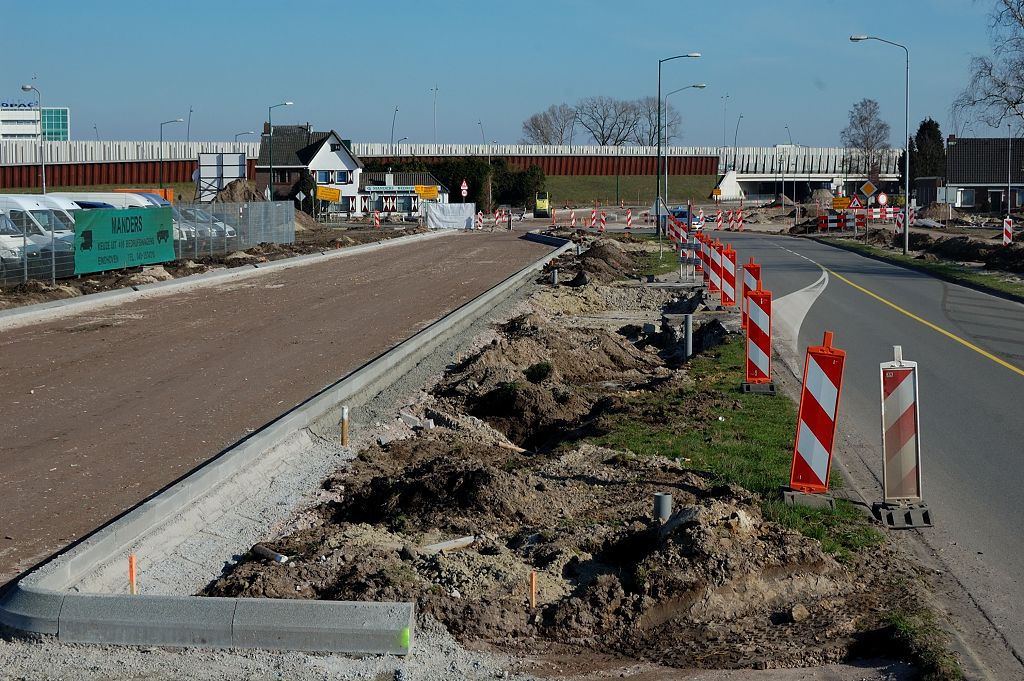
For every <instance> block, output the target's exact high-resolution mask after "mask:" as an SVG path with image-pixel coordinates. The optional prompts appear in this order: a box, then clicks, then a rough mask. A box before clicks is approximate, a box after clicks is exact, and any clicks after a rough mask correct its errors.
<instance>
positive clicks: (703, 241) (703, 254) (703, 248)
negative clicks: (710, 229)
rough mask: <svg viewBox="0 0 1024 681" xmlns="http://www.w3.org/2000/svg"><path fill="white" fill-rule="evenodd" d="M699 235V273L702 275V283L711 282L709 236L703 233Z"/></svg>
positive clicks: (707, 283)
mask: <svg viewBox="0 0 1024 681" xmlns="http://www.w3.org/2000/svg"><path fill="white" fill-rule="evenodd" d="M698 236H699V237H700V262H701V274H703V276H704V285H705V286H709V285H710V284H711V237H708V236H705V235H703V234H700V235H698Z"/></svg>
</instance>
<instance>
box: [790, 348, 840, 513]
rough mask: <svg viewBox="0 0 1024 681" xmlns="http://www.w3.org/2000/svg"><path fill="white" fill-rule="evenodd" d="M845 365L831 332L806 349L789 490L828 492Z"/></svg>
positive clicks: (810, 492) (808, 492)
mask: <svg viewBox="0 0 1024 681" xmlns="http://www.w3.org/2000/svg"><path fill="white" fill-rule="evenodd" d="M845 364H846V352H844V351H843V350H839V349H836V348H833V347H832V332H831V331H826V332H825V338H824V340H823V341H822V344H821V345H819V346H812V347H808V348H807V358H806V360H805V361H804V381H803V389H802V391H801V393H800V410H799V413H798V415H797V432H796V442H795V443H794V445H793V464H792V467H791V468H790V473H789V487H790V489H792V490H794V491H797V492H802V493H804V494H824V493H825V492H828V480H829V474H830V472H831V470H832V447H833V445H834V444H835V439H836V417H837V414H838V412H839V396H840V393H841V392H842V388H843V366H844V365H845Z"/></svg>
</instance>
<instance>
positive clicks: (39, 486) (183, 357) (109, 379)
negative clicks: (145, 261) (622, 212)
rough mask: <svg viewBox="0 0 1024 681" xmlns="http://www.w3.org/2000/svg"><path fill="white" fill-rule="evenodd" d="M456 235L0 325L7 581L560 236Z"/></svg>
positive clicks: (0, 578) (2, 545)
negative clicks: (543, 239) (546, 239)
mask: <svg viewBox="0 0 1024 681" xmlns="http://www.w3.org/2000/svg"><path fill="white" fill-rule="evenodd" d="M519 236H520V235H519V234H518V233H509V232H494V233H489V232H483V233H472V234H465V233H461V234H452V235H451V236H446V237H440V238H436V239H429V240H426V241H421V242H416V243H411V244H404V245H402V244H399V245H395V244H392V245H391V246H389V247H387V248H384V249H381V250H378V251H374V252H371V253H366V254H360V255H354V256H350V257H343V258H337V259H333V260H329V261H326V262H322V263H318V264H315V265H307V266H303V267H297V268H290V269H287V270H279V271H273V272H268V273H266V274H264V275H262V276H257V277H253V278H249V279H245V280H241V281H236V282H228V283H224V284H220V285H216V286H209V287H204V288H194V289H189V290H185V291H182V292H179V293H175V294H171V295H166V296H161V297H156V298H149V299H143V300H135V301H133V302H128V303H125V304H123V305H120V306H117V307H110V308H105V309H102V310H97V311H92V312H83V313H79V314H75V315H73V316H68V317H64V318H61V319H59V320H54V321H49V322H42V323H38V324H33V325H31V326H26V327H22V328H17V329H13V330H7V331H0V399H2V402H0V404H2V405H3V408H2V409H0V433H3V437H2V441H0V584H2V583H3V582H5V581H7V580H8V579H10V578H11V577H13V576H14V575H16V574H17V573H18V572H20V571H21V570H23V569H25V568H27V567H29V566H31V565H32V564H34V563H35V562H37V561H39V560H41V559H42V558H45V557H46V556H48V555H50V554H51V553H53V552H55V551H57V550H59V549H61V548H63V547H64V546H66V545H67V544H68V543H69V542H71V541H73V540H75V539H77V538H80V537H81V536H83V535H85V534H87V533H89V532H90V531H91V530H93V529H95V528H96V527H98V526H100V525H102V524H103V523H104V522H106V521H107V520H109V519H111V518H113V517H115V516H116V515H117V514H119V513H120V512H121V511H123V510H125V509H127V508H130V507H131V506H133V505H134V504H136V503H137V502H139V501H141V500H142V499H144V498H146V497H147V496H149V495H150V494H152V493H153V492H155V491H157V490H159V489H161V488H162V487H164V486H166V485H167V484H168V483H170V482H172V481H174V480H176V479H177V478H178V477H180V476H181V475H183V474H184V473H186V472H188V471H190V470H192V469H193V468H195V467H196V466H197V465H199V464H201V463H203V462H204V461H206V460H208V459H209V458H210V457H211V456H213V455H214V454H216V453H217V452H219V451H221V450H222V449H224V448H225V447H227V446H229V445H231V444H232V443H234V442H236V441H238V440H239V439H241V438H242V437H244V436H245V435H246V434H247V433H250V432H252V431H253V430H255V429H257V428H259V427H260V426H262V425H263V424H265V423H267V422H269V421H271V420H273V419H274V418H276V417H277V416H279V415H280V414H282V413H284V412H285V411H287V410H288V409H290V408H291V407H292V406H294V405H295V404H298V403H299V402H301V401H302V400H304V399H305V398H306V397H308V396H309V395H311V394H313V393H315V392H317V391H319V390H320V389H322V388H323V387H325V386H327V385H329V384H330V383H332V382H334V381H335V380H337V379H338V378H340V377H342V376H344V375H345V374H347V373H348V372H350V371H352V370H354V369H356V368H358V367H359V366H361V365H362V364H364V363H365V362H366V361H368V360H370V359H372V358H373V357H376V356H377V355H379V354H381V353H382V352H385V351H386V350H388V349H389V348H391V347H393V346H395V345H397V344H398V343H400V342H401V341H403V340H405V339H406V338H408V337H409V336H411V335H413V334H414V333H415V332H416V331H418V330H420V329H422V328H423V327H425V326H427V325H429V324H430V323H431V322H433V321H435V320H437V319H439V318H440V317H442V316H444V315H445V314H446V313H448V312H449V311H451V310H453V309H455V308H456V307H458V306H459V305H461V304H462V303H465V302H466V301H468V300H471V299H472V298H474V297H476V296H477V295H479V294H480V293H482V292H484V291H485V290H487V289H488V288H490V287H491V286H493V285H495V284H497V283H498V282H499V281H501V280H502V279H504V278H505V277H507V276H509V275H510V274H512V273H513V272H516V271H518V270H520V269H522V268H523V267H524V266H526V265H527V264H529V263H530V262H532V261H534V260H536V259H537V258H540V257H542V256H543V255H544V254H545V253H548V252H550V251H551V248H550V247H549V246H544V245H541V244H537V243H533V242H528V241H524V240H522V239H520V238H519Z"/></svg>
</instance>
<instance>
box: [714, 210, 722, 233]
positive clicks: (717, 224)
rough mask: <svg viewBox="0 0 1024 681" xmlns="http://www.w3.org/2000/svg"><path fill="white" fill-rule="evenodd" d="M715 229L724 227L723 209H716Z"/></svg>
mask: <svg viewBox="0 0 1024 681" xmlns="http://www.w3.org/2000/svg"><path fill="white" fill-rule="evenodd" d="M715 229H722V209H721V208H719V209H718V210H716V211H715Z"/></svg>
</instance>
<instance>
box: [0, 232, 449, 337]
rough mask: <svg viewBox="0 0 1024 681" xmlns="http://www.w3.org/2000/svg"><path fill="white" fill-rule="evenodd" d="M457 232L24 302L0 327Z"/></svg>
mask: <svg viewBox="0 0 1024 681" xmlns="http://www.w3.org/2000/svg"><path fill="white" fill-rule="evenodd" d="M456 233H458V232H456V231H454V230H436V231H433V232H426V233H424V234H413V235H410V236H402V237H396V238H394V239H386V240H384V241H376V242H374V243H369V244H362V245H359V246H348V247H346V248H337V249H332V250H330V251H321V252H319V253H308V254H306V255H296V256H292V257H289V258H282V259H281V260H274V261H271V262H266V263H258V264H255V265H243V266H241V267H233V268H229V269H224V268H221V269H217V270H214V271H212V272H203V273H202V274H193V275H189V276H187V277H179V278H177V279H169V280H167V281H158V282H154V283H152V284H142V285H140V286H131V287H127V288H122V289H117V290H114V291H103V292H102V293H90V294H88V295H84V296H78V297H75V298H65V299H63V300H52V301H49V302H45V303H36V304H35V305H24V306H22V307H15V308H11V309H9V310H3V311H0V329H13V328H17V327H19V326H25V325H27V324H33V323H35V322H38V321H43V320H46V321H49V320H51V319H56V318H58V317H63V316H67V315H71V314H75V313H78V312H86V311H89V310H95V309H98V308H102V307H109V306H111V305H119V304H121V303H124V302H127V301H129V300H133V299H136V298H143V297H151V296H154V295H166V294H170V293H174V292H176V291H180V290H183V289H190V288H198V287H201V286H211V285H214V284H219V283H222V282H224V281H229V280H233V279H247V278H249V277H254V276H259V275H261V274H263V273H265V272H274V271H276V270H282V269H289V268H292V267H302V266H305V265H312V264H316V263H320V262H324V261H325V260H329V259H332V258H343V257H346V256H350V255H359V254H361V253H368V252H372V251H377V250H380V249H382V248H388V247H389V246H399V245H403V244H409V243H415V242H417V241H424V240H426V239H436V238H438V237H443V236H452V235H453V234H456Z"/></svg>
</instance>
